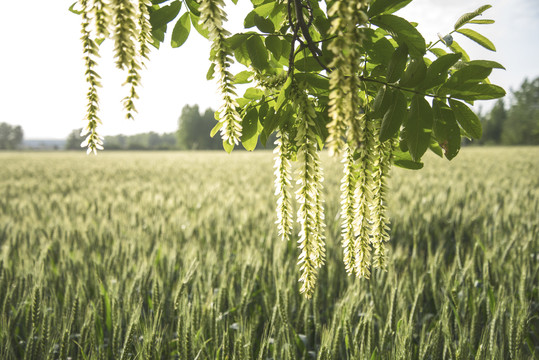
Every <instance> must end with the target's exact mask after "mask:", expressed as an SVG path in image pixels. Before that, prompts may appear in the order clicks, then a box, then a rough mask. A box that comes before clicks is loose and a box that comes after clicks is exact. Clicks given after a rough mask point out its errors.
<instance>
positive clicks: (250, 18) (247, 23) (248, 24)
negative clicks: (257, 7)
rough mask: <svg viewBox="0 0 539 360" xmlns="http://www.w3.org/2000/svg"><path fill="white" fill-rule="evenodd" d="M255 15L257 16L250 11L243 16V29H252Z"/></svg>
mask: <svg viewBox="0 0 539 360" xmlns="http://www.w3.org/2000/svg"><path fill="white" fill-rule="evenodd" d="M255 15H257V14H256V13H255V12H254V11H251V12H250V13H249V14H247V16H245V19H244V20H243V27H244V28H246V29H249V28H252V27H254V26H255Z"/></svg>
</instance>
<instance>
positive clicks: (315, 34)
mask: <svg viewBox="0 0 539 360" xmlns="http://www.w3.org/2000/svg"><path fill="white" fill-rule="evenodd" d="M233 2H234V3H236V2H237V1H234V0H233ZM323 2H325V6H320V2H319V1H309V0H286V1H284V0H266V1H252V4H253V10H252V11H251V12H249V13H248V14H247V16H246V17H245V20H244V26H245V28H246V29H248V30H247V31H245V32H241V33H237V34H230V33H229V32H228V31H226V30H225V27H224V25H225V22H226V21H227V15H226V13H225V11H224V7H225V3H224V0H197V1H195V0H187V1H184V0H159V1H150V0H78V4H79V7H80V9H81V10H80V11H78V12H77V11H75V10H74V9H73V6H72V10H73V11H75V12H77V13H79V14H81V15H82V43H83V49H84V50H83V51H84V63H85V66H86V73H85V75H86V79H87V82H88V87H89V90H88V94H87V99H88V105H87V115H86V120H87V125H86V127H85V129H84V131H83V133H84V134H85V135H87V137H86V140H85V141H84V143H83V144H82V145H83V146H87V147H88V152H94V153H95V152H96V150H97V149H102V144H103V143H102V138H101V137H100V136H99V135H98V133H97V127H98V125H99V124H100V119H99V117H98V107H99V97H98V94H97V89H98V88H99V87H100V86H101V84H100V77H99V75H98V74H97V73H96V70H95V69H96V59H97V58H98V57H99V44H100V43H101V42H102V41H103V40H104V39H106V38H111V39H112V40H113V41H114V57H115V59H116V65H117V67H118V68H120V69H122V70H124V71H126V72H127V78H126V82H125V85H127V86H128V87H129V93H128V95H127V96H126V97H125V99H123V104H124V108H125V110H126V114H127V117H128V118H133V114H134V113H135V112H136V109H135V104H134V101H135V99H137V98H138V95H137V88H138V86H140V69H141V68H142V67H143V60H144V59H146V58H147V56H148V53H149V47H148V45H149V44H152V45H154V46H155V47H157V48H159V46H160V43H162V42H163V41H164V39H165V36H164V34H165V33H166V31H167V26H168V24H169V23H171V22H172V21H173V20H174V19H176V18H177V17H178V16H179V15H180V14H181V13H182V12H183V13H182V14H181V15H180V17H179V20H176V23H175V25H174V26H173V27H172V26H171V27H170V28H173V31H172V36H171V45H172V46H173V47H178V46H180V45H181V44H183V43H184V42H185V41H186V39H187V37H188V36H189V33H190V31H191V24H192V26H193V27H194V28H195V29H196V30H197V31H198V32H199V33H200V34H201V35H202V36H204V37H206V38H208V39H209V40H210V41H211V44H212V45H211V52H210V60H211V62H212V65H211V67H210V71H209V72H208V77H212V76H214V75H215V76H216V78H217V82H218V86H219V93H220V95H221V97H222V101H223V104H222V106H221V107H220V108H219V110H218V111H217V112H216V120H217V121H218V123H217V125H216V127H215V128H214V130H212V136H213V135H214V134H215V133H216V132H217V131H219V130H220V133H221V137H222V139H223V147H224V148H225V149H226V150H227V151H229V152H230V151H232V149H233V148H234V147H235V146H236V145H239V144H240V143H241V144H242V145H243V146H244V147H245V148H246V149H247V150H253V149H255V147H256V145H257V144H258V143H262V144H264V145H266V142H267V141H268V139H270V137H271V135H272V134H273V133H277V139H276V140H275V145H276V147H275V149H274V155H275V165H274V174H275V195H276V196H277V221H276V224H277V229H278V234H279V237H280V238H281V239H282V240H287V241H288V240H291V239H293V238H294V236H293V233H294V218H296V222H297V224H298V225H297V227H298V235H297V243H298V247H299V261H298V265H299V270H300V276H299V282H300V285H301V289H300V291H301V292H302V293H303V294H304V295H305V296H306V297H308V298H309V297H311V296H312V295H313V293H314V290H315V285H316V279H317V272H318V269H319V268H320V267H321V266H322V265H323V264H324V261H325V242H326V237H325V221H324V205H323V204H324V200H323V191H322V190H323V185H322V184H323V171H322V167H321V162H320V151H321V150H322V148H323V147H326V148H327V149H328V150H329V153H330V154H332V155H335V156H341V157H342V164H343V177H342V180H341V186H340V190H341V207H340V218H341V222H342V224H341V236H342V247H343V253H344V254H343V259H344V263H345V268H346V271H347V273H348V274H349V275H353V276H356V277H359V278H369V277H370V275H371V271H372V269H373V268H379V269H386V268H387V265H388V251H387V247H386V243H387V241H388V240H389V220H388V214H387V204H386V198H387V191H388V189H387V178H388V175H389V171H390V167H391V165H392V164H395V165H398V166H401V167H405V168H409V169H419V168H421V167H422V166H423V163H422V162H421V157H422V156H423V154H424V153H425V152H426V151H427V150H429V149H430V150H431V151H432V152H434V153H435V154H437V155H439V156H441V157H445V158H447V159H448V160H451V159H452V158H454V157H455V156H456V155H457V154H458V152H459V149H460V144H461V137H462V136H466V137H468V138H474V139H477V138H480V137H481V123H480V121H479V119H478V117H477V115H475V114H474V113H473V111H472V110H471V109H470V108H469V107H468V106H467V105H466V104H465V102H467V103H470V104H471V103H473V102H474V101H476V100H487V99H495V98H500V97H502V96H504V95H505V91H504V90H503V89H502V88H500V87H499V86H496V85H493V84H491V83H490V81H489V80H488V76H489V75H490V73H491V72H492V70H493V69H497V68H501V69H503V66H502V65H500V64H498V63H497V62H495V61H488V60H470V58H469V56H468V54H466V52H465V51H464V50H463V49H462V47H461V46H460V45H459V44H458V43H457V41H455V40H456V39H455V37H456V36H457V35H458V34H461V35H463V36H465V37H467V38H469V39H471V40H473V41H475V42H476V43H478V44H479V45H481V46H483V47H484V48H486V49H488V50H491V51H495V48H494V45H493V44H492V43H491V42H490V40H488V39H487V38H486V37H484V36H483V35H481V34H479V33H478V32H476V31H475V30H472V29H469V28H463V27H464V26H466V25H473V24H491V23H493V22H494V20H490V19H477V18H478V17H479V16H481V15H482V14H483V12H485V11H486V10H487V9H489V8H490V5H485V6H482V7H480V8H478V9H477V10H475V11H473V12H470V13H466V14H464V15H463V16H462V17H461V18H460V19H458V20H457V22H456V23H455V26H454V29H453V30H451V31H450V32H449V33H448V34H446V35H444V36H442V35H440V36H439V40H438V41H436V42H433V43H430V44H428V45H427V43H426V42H425V39H424V38H423V36H422V35H421V34H420V33H419V32H418V30H417V28H416V26H415V25H413V24H412V23H410V22H408V21H407V20H405V19H403V18H401V17H399V16H396V15H395V14H394V13H395V12H396V11H397V10H399V9H401V8H402V7H404V6H406V5H407V4H408V3H409V2H410V1H409V0H402V1H387V0H349V1H329V0H328V1H323ZM454 35H455V36H454ZM457 40H458V39H457ZM437 46H438V47H437ZM234 62H236V63H238V64H240V65H243V66H244V67H245V70H243V71H241V72H239V73H237V74H234V73H233V72H232V70H231V65H232V64H233V63H234ZM237 84H251V85H252V87H249V88H247V90H246V91H245V94H244V95H243V97H241V96H238V95H237V88H236V86H237ZM292 162H295V163H296V164H297V165H296V166H295V171H293V169H292ZM294 191H295V196H294ZM294 198H295V203H296V207H297V209H296V210H294V204H293V203H294V201H293V200H294ZM294 214H296V215H294Z"/></svg>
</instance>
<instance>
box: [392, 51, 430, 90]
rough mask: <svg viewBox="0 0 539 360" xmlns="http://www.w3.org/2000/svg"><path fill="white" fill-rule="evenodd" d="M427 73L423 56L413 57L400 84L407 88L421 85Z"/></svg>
mask: <svg viewBox="0 0 539 360" xmlns="http://www.w3.org/2000/svg"><path fill="white" fill-rule="evenodd" d="M426 75H427V65H425V61H424V60H423V58H413V59H411V60H410V63H409V64H408V67H407V68H406V71H405V72H404V75H403V76H402V78H401V80H400V82H399V85H400V86H402V87H405V88H414V87H416V86H417V85H419V84H420V83H421V82H422V81H423V80H425V76H426Z"/></svg>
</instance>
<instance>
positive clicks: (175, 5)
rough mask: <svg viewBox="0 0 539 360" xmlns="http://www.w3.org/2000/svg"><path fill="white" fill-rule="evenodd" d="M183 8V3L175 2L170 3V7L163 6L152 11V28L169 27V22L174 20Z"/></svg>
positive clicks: (176, 0)
mask: <svg viewBox="0 0 539 360" xmlns="http://www.w3.org/2000/svg"><path fill="white" fill-rule="evenodd" d="M181 8H182V3H181V2H180V1H178V0H175V1H173V2H172V3H170V5H167V6H163V7H161V8H159V9H158V10H156V11H152V12H151V13H150V24H151V25H152V28H156V29H158V28H161V27H163V26H165V25H167V24H168V23H169V22H171V21H172V20H174V18H175V17H176V16H177V15H178V13H179V12H180V9H181Z"/></svg>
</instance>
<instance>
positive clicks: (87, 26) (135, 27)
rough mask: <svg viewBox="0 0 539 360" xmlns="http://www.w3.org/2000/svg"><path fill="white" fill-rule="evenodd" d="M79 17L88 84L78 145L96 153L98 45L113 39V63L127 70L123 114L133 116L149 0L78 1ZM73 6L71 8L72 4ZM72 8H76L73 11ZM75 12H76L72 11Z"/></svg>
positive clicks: (148, 32)
mask: <svg viewBox="0 0 539 360" xmlns="http://www.w3.org/2000/svg"><path fill="white" fill-rule="evenodd" d="M79 6H80V8H81V10H80V11H79V13H80V14H81V16H82V38H81V39H82V43H83V47H84V62H85V67H86V81H87V83H88V87H89V90H88V94H87V100H88V106H87V112H86V126H85V128H84V129H83V130H82V133H81V135H82V136H86V139H85V140H84V142H83V143H82V144H81V146H82V147H87V149H88V153H90V152H93V153H94V154H96V153H97V150H102V149H103V138H102V137H101V136H99V134H98V132H97V127H98V125H99V124H101V120H100V119H99V117H98V115H97V112H98V109H99V97H98V94H97V88H98V87H101V84H100V81H99V80H100V76H99V75H98V74H97V72H96V66H97V61H96V59H97V58H98V57H99V44H101V43H102V42H103V41H104V40H105V39H106V38H108V37H111V38H112V39H113V41H114V57H115V59H116V66H117V67H118V68H119V69H122V70H125V71H126V72H127V77H126V81H125V83H124V85H127V86H128V87H129V92H128V95H127V96H126V97H125V98H124V99H123V101H122V102H123V105H124V109H125V111H126V117H127V118H128V119H133V118H134V115H133V114H134V113H136V111H137V110H136V108H135V99H138V94H137V88H138V87H139V86H140V70H141V67H142V66H143V60H144V59H145V58H146V59H147V58H148V54H149V48H148V43H149V42H151V39H152V35H151V25H150V17H149V11H148V8H149V6H151V1H150V0H137V1H135V2H134V1H131V0H79ZM72 8H73V7H72ZM73 11H75V10H73ZM75 12H76V11H75Z"/></svg>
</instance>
